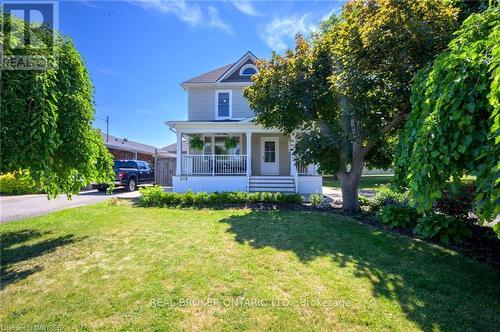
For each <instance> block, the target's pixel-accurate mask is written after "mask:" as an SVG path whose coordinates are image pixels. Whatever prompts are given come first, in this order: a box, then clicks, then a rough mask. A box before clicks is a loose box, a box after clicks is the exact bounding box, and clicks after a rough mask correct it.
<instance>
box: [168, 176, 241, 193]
mask: <svg viewBox="0 0 500 332" xmlns="http://www.w3.org/2000/svg"><path fill="white" fill-rule="evenodd" d="M173 184H174V191H175V192H180V193H183V192H186V191H188V190H191V191H193V192H200V191H205V192H216V191H218V192H224V191H247V177H246V176H191V175H190V176H174V177H173Z"/></svg>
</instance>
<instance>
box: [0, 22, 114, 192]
mask: <svg viewBox="0 0 500 332" xmlns="http://www.w3.org/2000/svg"><path fill="white" fill-rule="evenodd" d="M0 14H1V13H0ZM3 18H4V19H5V20H9V25H17V26H18V28H17V29H18V31H24V30H23V29H24V28H26V29H29V30H30V31H31V32H32V34H36V35H37V37H38V39H39V40H40V41H49V40H50V38H51V36H52V31H50V30H48V29H41V28H37V29H33V28H32V27H31V26H29V25H27V23H25V22H24V21H21V20H19V19H15V18H13V17H9V16H3ZM0 37H2V42H3V41H4V40H3V37H4V36H0ZM19 38H22V36H16V35H14V34H12V35H11V36H10V39H9V43H10V46H14V45H15V44H16V43H20V42H22V41H21V40H20V39H19ZM49 50H50V49H49V48H41V47H39V45H37V47H32V46H29V45H27V46H26V47H24V48H14V47H9V48H6V49H5V50H4V51H5V54H4V55H5V56H11V55H39V56H47V57H49V56H52V55H54V56H55V57H56V58H57V62H58V65H57V67H55V68H49V69H47V70H4V71H3V72H2V73H1V78H0V124H1V129H0V140H1V148H0V173H4V172H18V171H22V170H29V172H30V175H31V176H32V177H33V179H34V180H35V181H36V182H37V183H39V184H40V186H41V187H42V189H43V190H45V191H46V192H47V193H48V194H49V195H50V196H55V195H57V194H60V193H67V194H71V193H77V192H78V191H79V190H80V189H81V188H82V187H83V186H85V185H87V184H89V183H91V182H93V181H95V182H103V183H109V182H111V181H112V180H113V178H114V174H113V168H112V167H113V159H112V156H111V155H110V154H109V152H108V151H107V149H106V147H105V146H104V144H103V142H102V139H101V137H100V134H99V133H98V132H97V131H96V130H95V129H93V128H92V122H93V120H94V113H95V110H94V100H93V86H92V83H91V81H90V76H89V73H88V71H87V69H86V68H85V65H84V61H83V59H82V57H81V55H80V54H79V53H78V51H77V50H76V49H75V46H74V45H73V43H72V41H71V40H70V39H69V38H67V37H62V36H60V35H56V38H55V40H54V46H53V49H52V50H50V53H49Z"/></svg>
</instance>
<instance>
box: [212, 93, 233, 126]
mask: <svg viewBox="0 0 500 332" xmlns="http://www.w3.org/2000/svg"><path fill="white" fill-rule="evenodd" d="M215 96H216V100H215V102H216V104H215V106H216V118H218V119H220V118H230V117H231V106H232V105H231V90H219V91H217V92H216V94H215Z"/></svg>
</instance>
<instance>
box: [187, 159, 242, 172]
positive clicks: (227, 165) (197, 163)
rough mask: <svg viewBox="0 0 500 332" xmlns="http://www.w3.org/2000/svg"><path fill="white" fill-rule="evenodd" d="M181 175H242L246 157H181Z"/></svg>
mask: <svg viewBox="0 0 500 332" xmlns="http://www.w3.org/2000/svg"><path fill="white" fill-rule="evenodd" d="M181 172H182V174H183V175H244V174H246V172H247V156H246V155H183V156H182V159H181Z"/></svg>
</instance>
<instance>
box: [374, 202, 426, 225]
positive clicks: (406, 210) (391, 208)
mask: <svg viewBox="0 0 500 332" xmlns="http://www.w3.org/2000/svg"><path fill="white" fill-rule="evenodd" d="M419 217H420V214H419V213H418V211H417V209H415V208H413V207H410V206H399V205H386V206H384V207H382V208H381V209H380V211H379V212H378V213H377V219H378V220H379V221H380V222H381V223H382V224H384V225H386V226H389V227H391V228H392V227H402V228H413V227H414V226H415V225H416V224H417V220H418V218H419Z"/></svg>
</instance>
